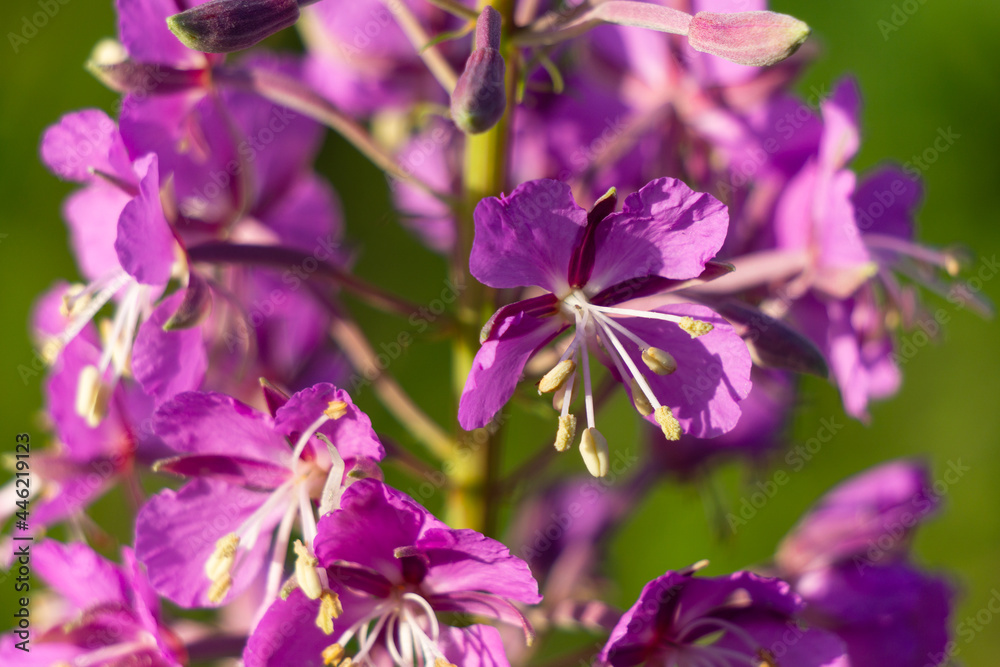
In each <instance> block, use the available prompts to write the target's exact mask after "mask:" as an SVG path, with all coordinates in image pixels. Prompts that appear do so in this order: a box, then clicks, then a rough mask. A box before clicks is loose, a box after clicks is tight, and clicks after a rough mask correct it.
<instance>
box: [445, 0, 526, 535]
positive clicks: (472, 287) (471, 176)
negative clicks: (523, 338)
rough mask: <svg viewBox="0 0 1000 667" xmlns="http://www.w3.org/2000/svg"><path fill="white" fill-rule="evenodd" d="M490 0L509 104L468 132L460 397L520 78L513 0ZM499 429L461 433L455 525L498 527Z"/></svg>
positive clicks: (457, 257)
mask: <svg viewBox="0 0 1000 667" xmlns="http://www.w3.org/2000/svg"><path fill="white" fill-rule="evenodd" d="M486 4H492V5H493V7H494V8H495V9H496V10H497V11H498V12H500V15H501V16H502V17H503V30H504V38H503V42H502V47H501V48H502V49H503V54H504V59H505V61H506V70H507V73H506V80H505V86H506V89H507V110H506V112H505V113H504V115H503V117H502V118H501V119H500V121H499V122H498V123H497V124H496V125H495V126H493V127H492V128H491V129H489V130H487V131H486V132H483V133H482V134H472V135H467V136H466V138H465V159H464V170H463V182H464V186H465V193H464V197H463V202H462V208H461V214H460V216H459V220H458V239H457V243H456V244H455V254H454V255H453V257H452V262H451V277H452V280H453V281H454V282H455V284H456V285H463V286H464V289H463V290H462V293H461V296H460V297H459V300H458V306H457V312H456V319H457V321H458V334H457V335H456V337H455V340H454V344H453V347H452V384H453V390H454V393H455V397H456V400H457V399H458V397H460V396H461V394H462V390H463V388H464V387H465V380H466V378H467V377H468V376H469V371H470V369H471V368H472V360H473V358H474V357H475V355H476V351H477V350H478V349H479V329H480V327H481V326H482V323H483V321H484V319H485V314H484V312H483V309H484V306H485V305H486V304H487V301H488V299H489V296H490V293H489V290H488V289H486V288H485V287H484V286H483V285H481V284H480V283H479V282H478V281H476V280H475V279H474V278H473V277H472V276H471V275H470V274H469V255H470V253H471V251H472V240H473V236H474V234H475V227H474V223H473V212H474V211H475V208H476V205H477V204H478V203H479V202H480V201H481V200H482V199H483V198H485V197H495V196H497V195H499V194H500V193H501V192H502V191H503V190H504V188H505V187H506V185H507V184H506V179H507V153H508V140H509V135H510V120H511V111H512V109H513V105H514V82H515V80H516V78H517V66H516V65H517V56H518V54H517V51H516V49H514V48H513V46H512V45H511V43H510V40H509V39H507V35H508V32H509V30H510V29H511V27H512V26H513V25H514V3H513V1H512V0H494V2H489V3H486V2H484V3H480V6H481V7H483V6H485V5H486ZM497 436H498V429H497V428H487V429H480V430H479V431H478V432H476V433H467V434H464V436H463V437H461V438H460V443H461V444H460V446H459V452H458V455H457V456H456V459H455V460H454V461H452V465H451V466H448V468H447V469H448V470H449V476H450V477H451V479H452V482H453V484H454V488H453V490H452V492H451V494H450V495H449V497H448V505H447V512H446V514H447V518H448V521H449V523H450V524H451V525H452V526H455V527H468V528H475V529H476V530H480V531H491V530H493V529H495V525H493V524H495V517H496V511H495V508H493V507H492V506H491V505H492V503H491V502H490V497H491V495H492V494H491V493H490V487H491V485H492V484H493V483H494V482H495V480H496V478H497V473H496V470H497V467H498V465H499V461H498V459H499V456H498V450H497V447H498V444H497V440H498V437H497Z"/></svg>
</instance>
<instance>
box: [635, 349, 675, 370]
mask: <svg viewBox="0 0 1000 667" xmlns="http://www.w3.org/2000/svg"><path fill="white" fill-rule="evenodd" d="M642 361H643V363H644V364H646V367H647V368H649V370H651V371H653V372H654V373H656V374H657V375H670V374H671V373H673V372H674V371H676V370H677V360H676V359H674V356H673V355H672V354H670V353H669V352H667V351H666V350H661V349H660V348H658V347H648V348H646V349H645V350H643V351H642Z"/></svg>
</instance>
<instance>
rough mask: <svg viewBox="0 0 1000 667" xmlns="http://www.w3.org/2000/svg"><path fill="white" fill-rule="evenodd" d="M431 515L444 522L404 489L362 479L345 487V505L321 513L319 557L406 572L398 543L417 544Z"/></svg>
mask: <svg viewBox="0 0 1000 667" xmlns="http://www.w3.org/2000/svg"><path fill="white" fill-rule="evenodd" d="M426 521H430V522H432V523H435V524H437V523H439V522H438V521H437V520H436V519H434V518H433V517H432V516H430V514H428V512H427V510H425V509H424V508H423V507H421V506H420V505H418V504H417V503H416V502H415V501H414V500H412V499H411V498H409V497H408V496H406V495H405V494H403V493H402V492H400V491H396V490H395V489H393V488H391V487H389V486H386V485H385V484H383V483H382V482H379V481H377V480H374V479H362V480H359V481H357V482H355V483H353V484H351V485H350V486H349V487H347V490H346V491H344V495H343V496H342V497H341V499H340V509H339V510H337V511H335V512H331V513H330V514H327V515H326V516H324V517H323V518H322V519H320V522H319V526H318V534H317V536H316V540H315V542H314V543H313V544H314V549H315V551H316V557H317V558H319V561H320V563H321V564H323V565H324V566H326V565H331V564H333V562H334V561H348V562H357V563H360V564H371V565H373V566H375V567H377V568H378V570H379V571H380V572H382V573H383V574H387V575H388V574H390V573H394V572H400V571H401V570H400V569H397V568H401V565H400V564H399V563H400V561H399V559H398V558H396V555H395V552H396V548H397V547H403V546H410V545H412V544H413V543H414V542H415V541H416V539H417V535H418V534H419V532H420V530H421V528H422V527H423V525H424V523H425V522H426ZM441 525H442V526H443V524H441ZM374 527H378V530H374ZM392 578H394V579H395V578H398V575H394V577H392Z"/></svg>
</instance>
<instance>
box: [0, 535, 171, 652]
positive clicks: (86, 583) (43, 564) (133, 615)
mask: <svg viewBox="0 0 1000 667" xmlns="http://www.w3.org/2000/svg"><path fill="white" fill-rule="evenodd" d="M122 559H123V561H124V564H123V565H122V566H118V565H115V564H113V563H110V562H108V561H107V560H105V559H104V558H102V557H101V556H99V555H97V554H96V553H94V552H93V551H92V550H91V549H90V548H89V547H88V546H87V545H85V544H80V543H76V544H60V543H59V542H55V541H52V540H48V541H45V542H41V543H39V544H35V545H32V546H31V564H32V568H33V570H34V572H35V573H37V574H38V575H39V576H40V577H41V578H42V580H44V581H45V583H46V584H47V585H48V587H49V588H50V589H51V590H52V591H53V592H54V593H57V594H58V595H59V596H60V597H61V598H63V600H65V603H66V604H65V607H66V614H65V616H64V618H61V619H60V621H59V623H58V624H56V625H54V626H53V627H51V628H48V629H46V630H45V631H44V632H43V631H41V629H40V628H38V629H35V630H34V632H33V633H32V634H33V636H32V637H31V643H30V645H28V646H29V648H30V651H22V650H19V649H17V648H16V646H15V645H16V643H17V642H19V641H21V639H22V638H17V639H15V638H14V636H12V635H8V636H5V637H3V644H2V646H0V662H2V663H3V664H5V665H22V666H24V667H48V666H49V665H57V664H70V665H124V664H143V665H150V666H151V667H180V665H182V664H186V663H187V656H186V654H185V651H184V648H183V646H182V645H181V643H180V640H179V639H178V638H177V637H176V636H175V635H174V634H173V633H172V632H171V631H170V630H169V629H168V628H167V627H166V626H165V625H163V620H162V618H161V615H160V604H159V600H157V598H156V595H155V594H154V593H153V591H152V589H150V587H149V582H147V581H146V577H145V575H144V574H143V573H142V570H141V569H140V568H139V565H138V563H136V561H135V557H134V556H133V554H132V551H131V550H130V549H123V550H122Z"/></svg>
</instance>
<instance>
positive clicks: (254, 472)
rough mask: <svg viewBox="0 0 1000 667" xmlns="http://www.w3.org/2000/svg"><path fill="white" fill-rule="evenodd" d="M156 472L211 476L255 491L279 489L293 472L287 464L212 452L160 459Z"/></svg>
mask: <svg viewBox="0 0 1000 667" xmlns="http://www.w3.org/2000/svg"><path fill="white" fill-rule="evenodd" d="M156 471H157V472H165V473H170V474H173V475H180V476H182V477H210V478H211V479H214V480H218V481H220V482H225V483H226V484H235V485H237V486H243V487H246V488H249V489H251V490H254V491H268V490H272V489H276V488H277V487H279V486H281V484H283V483H284V482H286V481H288V479H289V478H290V477H291V472H290V471H289V470H288V468H286V467H284V466H277V465H274V464H273V463H267V462H264V461H255V460H254V459H248V458H243V457H240V456H220V455H212V454H209V455H199V454H195V455H193V456H178V457H176V458H172V459H164V460H161V461H157V463H156Z"/></svg>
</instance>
